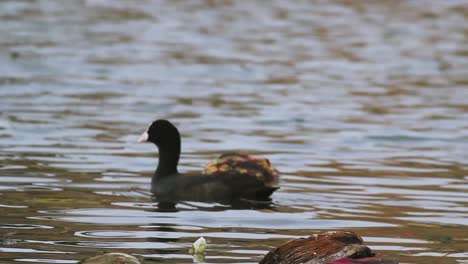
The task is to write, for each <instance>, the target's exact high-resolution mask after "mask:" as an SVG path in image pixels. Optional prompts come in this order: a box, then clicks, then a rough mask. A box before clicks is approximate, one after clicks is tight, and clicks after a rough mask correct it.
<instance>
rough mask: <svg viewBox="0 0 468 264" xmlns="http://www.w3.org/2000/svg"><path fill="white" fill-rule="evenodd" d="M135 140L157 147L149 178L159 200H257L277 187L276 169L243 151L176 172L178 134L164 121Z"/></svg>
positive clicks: (155, 122) (152, 126)
mask: <svg viewBox="0 0 468 264" xmlns="http://www.w3.org/2000/svg"><path fill="white" fill-rule="evenodd" d="M138 142H151V143H154V144H155V145H156V146H157V147H158V149H159V163H158V166H157V168H156V171H155V173H154V175H153V178H152V181H151V191H152V192H153V193H154V194H155V196H156V198H157V199H158V201H160V202H180V201H204V202H205V201H206V202H211V201H215V202H221V203H231V202H234V201H237V200H239V199H247V200H258V201H261V200H268V199H269V196H270V195H271V194H272V193H273V192H274V191H276V190H277V189H278V188H279V187H278V179H279V174H278V171H277V170H276V169H274V168H273V167H272V166H271V165H270V162H269V161H268V159H265V158H260V157H254V156H250V155H247V154H243V153H226V154H223V155H221V156H220V157H218V158H217V159H215V160H213V161H211V162H209V163H208V164H207V165H206V167H205V170H204V172H203V173H199V174H185V173H179V171H178V170H177V165H178V163H179V157H180V150H181V139H180V134H179V131H178V130H177V128H176V127H175V126H174V125H173V124H172V123H171V122H169V121H167V120H163V119H160V120H156V121H154V122H153V123H152V124H151V125H150V126H149V128H148V130H147V131H145V132H144V133H143V134H142V135H141V137H140V138H139V139H138Z"/></svg>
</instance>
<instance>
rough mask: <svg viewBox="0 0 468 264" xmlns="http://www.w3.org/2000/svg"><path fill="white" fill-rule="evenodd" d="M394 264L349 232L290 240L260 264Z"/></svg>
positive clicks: (394, 263) (394, 262)
mask: <svg viewBox="0 0 468 264" xmlns="http://www.w3.org/2000/svg"><path fill="white" fill-rule="evenodd" d="M353 263H367V264H397V263H398V262H396V261H394V260H385V259H381V258H379V257H375V254H374V253H373V252H372V251H371V249H370V248H368V247H367V246H365V245H364V244H363V240H362V238H361V237H359V236H358V235H356V234H355V233H353V232H350V231H329V232H323V233H320V234H317V235H312V236H309V237H307V238H298V239H293V240H290V241H288V242H286V243H285V244H283V245H281V246H279V247H277V248H275V249H273V250H271V251H270V252H268V253H267V254H266V255H265V257H264V258H263V259H262V260H261V261H260V262H259V264H353Z"/></svg>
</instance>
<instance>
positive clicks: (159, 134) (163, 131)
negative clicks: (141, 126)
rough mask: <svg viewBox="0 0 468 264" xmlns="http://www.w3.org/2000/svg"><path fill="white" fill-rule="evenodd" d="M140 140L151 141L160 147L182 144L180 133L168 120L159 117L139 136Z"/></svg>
mask: <svg viewBox="0 0 468 264" xmlns="http://www.w3.org/2000/svg"><path fill="white" fill-rule="evenodd" d="M138 142H151V143H154V144H156V146H158V147H160V148H161V147H165V146H172V145H174V144H179V145H180V134H179V131H178V130H177V128H176V127H175V126H174V125H173V124H172V123H171V122H169V121H168V120H165V119H158V120H156V121H154V122H153V123H151V125H150V126H149V127H148V129H147V130H146V131H145V132H144V133H143V134H142V135H141V136H140V138H138Z"/></svg>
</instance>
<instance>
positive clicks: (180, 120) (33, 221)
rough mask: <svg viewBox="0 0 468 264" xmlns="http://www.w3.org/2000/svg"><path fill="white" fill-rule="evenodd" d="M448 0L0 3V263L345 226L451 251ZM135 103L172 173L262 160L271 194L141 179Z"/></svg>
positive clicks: (463, 178) (395, 243) (178, 257)
mask: <svg viewBox="0 0 468 264" xmlns="http://www.w3.org/2000/svg"><path fill="white" fill-rule="evenodd" d="M467 6H468V2H467V1H385V0H384V1H359V2H353V1H271V2H264V1H249V2H247V1H186V2H185V1H149V0H142V1H125V2H123V1H110V0H109V1H107V0H82V1H1V2H0V22H1V24H2V26H1V27H0V36H1V37H0V62H1V63H0V156H1V159H0V214H1V216H0V262H3V263H38V262H39V263H77V261H78V260H80V259H82V258H85V257H88V256H93V255H96V254H99V253H102V252H113V251H120V252H126V253H130V254H133V255H136V256H140V257H142V258H143V259H144V260H145V262H146V263H193V262H194V260H193V258H192V256H191V255H190V254H188V250H189V248H190V245H191V243H192V242H193V241H195V240H196V239H197V238H198V237H200V236H204V237H205V238H207V240H208V245H209V246H208V250H207V255H206V260H205V261H206V263H257V262H258V261H259V260H260V259H261V257H262V255H263V254H265V253H266V252H267V251H268V250H270V249H271V248H272V247H275V246H278V245H280V244H281V243H283V242H285V241H287V240H288V239H291V238H295V237H300V236H307V235H310V234H313V233H317V232H320V231H324V230H331V229H350V230H353V231H355V232H357V233H358V234H360V235H362V236H363V237H364V240H365V241H367V242H368V244H369V246H370V247H371V248H373V249H374V250H376V251H378V252H380V253H383V254H385V255H387V256H391V257H395V258H398V259H399V260H400V262H401V263H414V264H418V263H420V264H426V263H441V264H459V263H468V251H467V248H468V209H467V205H468V194H467V190H468V174H467V164H468V163H467V159H468V143H467V142H468V132H467V131H468V122H467V120H468V99H467V98H468V89H467V88H468V77H467V76H468V75H467V74H466V69H468V59H467V57H468V50H467V47H468V45H467V44H468V35H467V34H468V33H467V32H468V28H467V26H466V25H468V9H467V8H466V7H467ZM155 118H168V119H170V120H172V121H173V122H174V123H175V124H176V125H177V126H178V127H179V129H180V131H181V133H182V136H183V139H182V141H183V143H182V144H183V146H182V150H183V153H182V157H181V164H180V171H199V170H201V168H202V167H203V166H204V165H205V164H206V162H208V161H209V160H210V159H213V158H214V157H216V156H217V154H218V153H220V152H225V151H231V150H242V151H247V152H250V153H253V154H259V155H263V156H266V157H268V158H269V159H270V160H271V162H272V164H274V165H275V166H276V167H277V168H278V169H279V170H280V171H281V175H282V179H281V189H280V190H279V191H277V192H276V193H274V194H273V196H272V199H273V205H272V208H266V209H257V210H254V209H245V208H232V207H229V206H223V205H219V204H206V203H193V202H190V203H189V202H187V203H182V204H178V205H177V211H176V212H160V211H158V210H157V207H156V204H155V203H154V202H153V199H152V197H151V195H150V193H149V192H148V190H149V183H150V177H151V175H152V172H153V170H154V168H155V167H156V164H157V159H156V157H157V154H156V148H155V147H152V146H150V145H146V144H136V139H137V138H138V136H139V135H140V134H141V133H142V132H143V131H144V130H145V129H146V127H147V125H148V123H149V122H150V121H152V120H153V119H155Z"/></svg>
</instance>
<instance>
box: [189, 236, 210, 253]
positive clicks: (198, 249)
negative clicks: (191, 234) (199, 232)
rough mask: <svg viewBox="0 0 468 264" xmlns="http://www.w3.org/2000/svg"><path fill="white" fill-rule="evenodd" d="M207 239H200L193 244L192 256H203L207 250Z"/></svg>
mask: <svg viewBox="0 0 468 264" xmlns="http://www.w3.org/2000/svg"><path fill="white" fill-rule="evenodd" d="M206 246H207V244H206V239H205V238H203V237H200V238H199V239H197V241H195V242H193V245H192V248H191V249H190V253H191V254H203V253H204V252H205V249H206Z"/></svg>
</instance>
